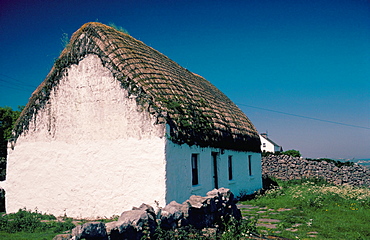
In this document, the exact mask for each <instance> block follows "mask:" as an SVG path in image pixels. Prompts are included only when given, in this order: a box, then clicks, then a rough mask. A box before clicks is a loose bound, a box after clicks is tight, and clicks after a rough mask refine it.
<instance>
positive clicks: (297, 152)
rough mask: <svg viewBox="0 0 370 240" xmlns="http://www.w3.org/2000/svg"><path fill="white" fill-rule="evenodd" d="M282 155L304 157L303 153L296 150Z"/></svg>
mask: <svg viewBox="0 0 370 240" xmlns="http://www.w3.org/2000/svg"><path fill="white" fill-rule="evenodd" d="M281 154H284V155H289V156H292V157H301V156H302V155H301V153H300V152H299V151H298V150H294V149H292V150H288V151H285V152H282V153H281Z"/></svg>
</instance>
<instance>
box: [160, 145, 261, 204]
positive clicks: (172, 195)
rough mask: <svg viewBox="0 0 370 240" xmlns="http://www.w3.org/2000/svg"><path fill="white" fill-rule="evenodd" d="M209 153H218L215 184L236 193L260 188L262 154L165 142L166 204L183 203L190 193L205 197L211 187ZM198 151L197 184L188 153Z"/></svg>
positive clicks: (210, 154)
mask: <svg viewBox="0 0 370 240" xmlns="http://www.w3.org/2000/svg"><path fill="white" fill-rule="evenodd" d="M212 152H218V153H219V154H218V158H217V173H218V187H219V188H220V187H225V188H229V189H230V190H231V191H232V192H233V193H234V194H235V195H236V196H238V195H240V194H251V193H253V192H255V191H256V190H258V189H261V188H262V171H261V154H260V153H254V152H238V151H232V150H224V151H221V149H216V148H201V147H198V146H189V145H187V144H183V145H177V144H174V143H172V142H171V141H169V140H168V141H167V144H166V158H167V168H166V169H167V170H166V173H167V177H166V182H167V194H166V201H167V203H169V202H171V201H173V200H175V201H177V202H179V203H182V202H184V201H185V200H186V199H188V198H189V196H190V195H201V196H205V195H206V193H207V192H208V191H211V190H212V189H214V187H215V186H214V180H213V179H214V178H213V176H214V169H213V159H212ZM192 154H198V159H199V164H198V174H199V184H198V185H194V186H193V185H192V168H191V155H192ZM248 155H250V156H251V166H252V171H251V173H252V175H249V164H248ZM228 156H232V159H233V160H232V162H233V163H232V165H233V180H229V178H228Z"/></svg>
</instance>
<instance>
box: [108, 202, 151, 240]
mask: <svg viewBox="0 0 370 240" xmlns="http://www.w3.org/2000/svg"><path fill="white" fill-rule="evenodd" d="M105 226H106V229H107V233H108V235H109V237H110V239H111V240H114V239H141V238H142V237H143V236H145V235H153V234H154V232H155V229H156V227H157V222H156V216H155V212H154V209H153V208H152V207H150V206H149V205H145V204H143V205H142V206H140V208H134V210H130V211H126V212H123V213H122V214H121V216H120V217H119V219H118V221H115V222H110V223H107V224H106V225H105Z"/></svg>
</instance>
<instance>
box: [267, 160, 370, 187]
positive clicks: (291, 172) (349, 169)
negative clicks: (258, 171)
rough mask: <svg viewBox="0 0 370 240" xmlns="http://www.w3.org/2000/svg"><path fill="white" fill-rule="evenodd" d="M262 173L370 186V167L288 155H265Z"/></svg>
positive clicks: (288, 177) (286, 178)
mask: <svg viewBox="0 0 370 240" xmlns="http://www.w3.org/2000/svg"><path fill="white" fill-rule="evenodd" d="M262 174H263V175H267V176H271V177H276V178H278V179H282V180H291V179H301V178H324V179H325V180H327V181H328V182H331V183H334V184H337V185H352V186H370V169H369V168H367V167H365V166H362V165H358V164H354V165H353V166H342V167H337V166H335V164H334V163H329V162H326V161H322V162H317V161H310V160H307V159H303V158H298V157H291V156H288V155H270V156H267V157H263V158H262Z"/></svg>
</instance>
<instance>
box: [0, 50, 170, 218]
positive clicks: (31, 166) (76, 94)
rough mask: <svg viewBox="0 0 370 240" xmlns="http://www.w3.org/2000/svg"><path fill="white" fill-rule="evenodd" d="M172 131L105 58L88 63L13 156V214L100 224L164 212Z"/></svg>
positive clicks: (74, 69)
mask: <svg viewBox="0 0 370 240" xmlns="http://www.w3.org/2000/svg"><path fill="white" fill-rule="evenodd" d="M164 132H165V128H164V125H156V124H155V119H154V118H153V117H152V116H151V115H150V114H149V113H147V112H146V111H141V110H140V107H138V106H137V104H136V101H135V99H134V98H132V97H131V98H128V97H127V91H125V90H123V89H122V88H121V86H120V84H119V82H118V81H116V80H115V79H114V77H113V76H112V74H111V72H110V71H109V70H108V69H106V68H104V67H103V66H102V64H101V61H100V59H99V58H98V57H97V56H95V55H89V56H87V57H86V58H85V59H83V60H82V61H81V62H80V63H79V64H78V65H72V66H71V67H70V68H69V69H68V74H67V75H66V76H64V77H63V78H62V79H61V81H60V83H59V85H58V87H57V88H56V89H54V90H53V92H52V94H51V98H50V100H49V103H48V104H47V105H46V106H45V108H44V109H43V110H41V111H39V112H38V115H37V116H34V119H33V120H32V123H31V124H30V128H29V131H27V132H25V133H23V134H22V135H21V136H20V137H19V138H18V140H17V143H16V146H15V149H14V150H11V149H9V152H8V164H7V173H8V174H7V181H6V209H7V212H16V211H17V210H18V209H19V208H23V207H26V208H27V209H31V210H34V209H35V208H37V209H38V210H39V211H42V212H47V213H52V214H55V215H64V214H67V216H70V217H91V218H94V217H98V216H100V217H103V216H107V217H108V216H111V215H113V214H120V213H121V212H122V211H124V210H128V209H130V208H132V206H138V205H140V204H141V203H143V202H145V203H148V204H153V203H154V200H156V201H159V202H160V204H161V205H164V204H165V164H166V161H165V152H164V151H165V142H166V139H165V137H164Z"/></svg>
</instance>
